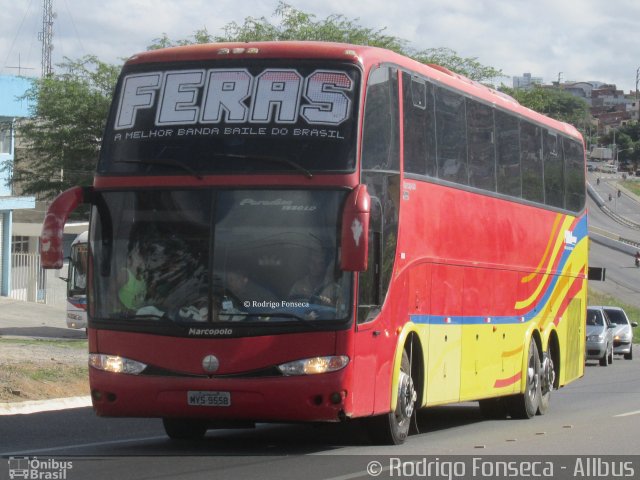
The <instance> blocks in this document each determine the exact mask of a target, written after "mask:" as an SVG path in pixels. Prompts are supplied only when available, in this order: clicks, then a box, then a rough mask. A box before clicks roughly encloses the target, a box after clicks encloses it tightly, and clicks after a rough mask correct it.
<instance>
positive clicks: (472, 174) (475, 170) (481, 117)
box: [467, 99, 496, 192]
mask: <svg viewBox="0 0 640 480" xmlns="http://www.w3.org/2000/svg"><path fill="white" fill-rule="evenodd" d="M467 138H468V145H469V185H471V186H472V187H477V188H482V189H484V190H488V191H490V192H494V191H495V190H496V162H495V160H496V158H495V157H496V155H495V144H494V141H493V139H494V133H493V108H491V107H489V106H488V105H483V104H481V103H479V102H474V101H473V100H469V99H467Z"/></svg>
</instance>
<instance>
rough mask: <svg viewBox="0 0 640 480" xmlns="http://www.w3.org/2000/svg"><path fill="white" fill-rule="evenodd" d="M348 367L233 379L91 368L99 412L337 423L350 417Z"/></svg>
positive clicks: (129, 414) (231, 419) (148, 415)
mask: <svg viewBox="0 0 640 480" xmlns="http://www.w3.org/2000/svg"><path fill="white" fill-rule="evenodd" d="M347 370H348V369H344V370H340V371H337V372H332V373H325V374H319V375H304V376H289V377H260V378H233V379H229V378H215V377H214V378H180V377H166V376H145V375H126V374H118V373H110V372H105V371H101V370H97V369H94V368H90V369H89V378H90V383H91V396H92V401H93V408H94V410H95V412H96V414H97V415H99V416H106V417H158V418H198V419H209V420H224V421H252V422H298V421H304V422H316V421H317V422H337V421H341V420H344V419H345V418H346V417H348V416H349V414H348V410H349V409H348V405H349V404H350V403H351V399H350V398H349V391H348V389H347V388H346V384H347V382H346V378H347V376H348V371H347ZM195 403H200V404H195Z"/></svg>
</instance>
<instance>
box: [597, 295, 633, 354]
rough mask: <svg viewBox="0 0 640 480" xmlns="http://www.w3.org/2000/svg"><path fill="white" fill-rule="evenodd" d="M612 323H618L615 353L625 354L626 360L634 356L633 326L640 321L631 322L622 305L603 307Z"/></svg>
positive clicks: (614, 344) (614, 342)
mask: <svg viewBox="0 0 640 480" xmlns="http://www.w3.org/2000/svg"><path fill="white" fill-rule="evenodd" d="M603 308H604V311H605V313H606V314H607V316H608V317H609V320H610V321H611V323H615V324H616V328H615V329H614V330H613V353H615V354H616V355H624V358H625V359H626V360H631V359H632V358H633V330H632V329H633V328H635V327H637V326H638V322H630V321H629V317H627V314H626V312H625V311H624V310H623V309H622V308H620V307H609V306H605V307H603Z"/></svg>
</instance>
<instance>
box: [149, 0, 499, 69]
mask: <svg viewBox="0 0 640 480" xmlns="http://www.w3.org/2000/svg"><path fill="white" fill-rule="evenodd" d="M273 16H274V17H276V18H277V19H279V21H278V22H277V23H271V22H270V21H269V20H268V19H266V18H265V17H260V18H254V17H246V18H245V19H244V22H243V23H237V22H230V23H228V24H227V25H225V26H224V27H223V29H222V30H223V33H222V35H211V34H210V33H209V32H208V31H207V29H206V28H205V29H202V30H197V31H196V32H195V33H194V35H193V36H192V37H191V38H188V39H183V40H177V41H173V40H171V39H169V38H168V37H167V35H166V34H163V36H162V37H160V38H156V39H155V40H154V41H153V43H152V44H151V45H149V47H148V48H149V49H150V50H153V49H157V48H164V47H170V46H180V45H190V44H196V43H209V42H257V41H284V40H302V41H305V40H308V41H311V40H317V41H327V42H343V43H351V44H354V45H368V46H374V47H381V48H386V49H388V50H392V51H394V52H398V53H400V54H402V55H406V56H408V57H411V58H413V59H415V60H417V61H419V62H422V63H435V64H438V65H442V66H443V67H446V68H448V69H449V70H451V71H453V72H456V73H459V74H461V75H464V76H467V77H469V78H471V79H472V80H476V81H486V80H491V79H494V78H496V77H500V76H502V72H501V71H500V70H497V69H495V68H493V67H487V66H485V65H482V64H481V63H480V62H478V59H477V58H473V57H472V58H464V57H460V56H459V55H458V54H457V53H456V52H454V51H453V50H451V49H449V48H429V49H425V50H420V51H415V50H413V49H411V48H410V47H409V46H408V44H407V41H406V40H403V39H401V38H399V37H396V36H393V35H389V34H387V33H386V28H369V27H364V26H362V25H360V24H359V23H358V20H357V19H348V18H346V17H344V16H343V15H338V14H335V15H329V16H328V17H326V18H324V19H316V16H315V15H313V14H310V13H305V12H302V11H300V10H298V9H296V8H294V7H292V6H291V5H289V4H287V3H285V2H282V1H280V2H279V3H278V6H277V8H276V10H275V12H274V14H273Z"/></svg>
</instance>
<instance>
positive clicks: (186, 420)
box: [41, 42, 587, 444]
mask: <svg viewBox="0 0 640 480" xmlns="http://www.w3.org/2000/svg"><path fill="white" fill-rule="evenodd" d="M83 202H84V203H88V204H90V205H91V208H92V212H91V221H90V234H89V257H90V259H89V278H88V282H89V283H88V306H89V308H88V337H89V354H90V369H89V370H90V373H89V377H90V384H91V395H92V398H93V406H94V409H95V411H96V413H97V414H98V415H101V416H113V417H158V418H162V419H163V421H164V426H165V430H166V432H167V434H168V435H169V436H170V437H172V438H197V437H201V436H203V435H204V434H205V433H206V431H207V429H210V428H216V427H225V426H229V425H232V424H242V425H245V424H252V423H254V422H287V421H296V422H298V421H309V422H318V421H321V422H341V421H348V420H350V419H357V418H361V419H363V421H364V422H366V423H368V424H369V426H370V427H371V433H372V435H373V436H374V437H375V439H376V440H377V441H380V442H385V443H395V444H397V443H402V442H403V441H404V440H405V438H406V437H407V435H408V433H409V429H410V426H411V425H412V419H413V418H415V412H416V410H417V409H419V408H425V407H429V406H432V405H441V404H446V403H455V402H462V401H479V404H480V408H481V409H482V411H483V412H484V413H485V414H486V415H487V416H490V417H505V418H507V417H524V418H528V417H532V416H534V415H535V414H536V413H539V414H542V413H545V412H546V410H547V409H548V407H549V398H550V394H551V392H552V390H554V389H557V388H559V387H561V386H563V385H565V384H567V383H569V382H571V381H572V380H574V379H576V378H578V377H580V376H582V375H583V372H584V338H585V325H584V324H585V308H586V307H585V305H586V302H585V297H586V285H587V281H586V272H587V225H586V214H585V158H584V148H583V142H582V138H581V136H580V134H579V133H578V132H577V131H576V129H575V128H573V127H571V126H570V125H566V124H563V123H559V122H557V121H554V120H552V119H549V118H546V117H544V116H542V115H540V114H537V113H535V112H533V111H530V110H528V109H526V108H523V107H522V106H520V105H519V104H518V103H517V102H515V101H514V100H513V99H511V98H509V97H507V96H505V95H503V94H501V93H499V92H497V91H494V90H492V89H489V88H487V87H485V86H483V85H480V84H478V83H475V82H473V81H470V80H468V79H466V78H464V77H461V76H459V75H456V74H454V73H452V72H450V71H448V70H446V69H444V68H441V67H437V66H428V65H424V64H420V63H417V62H415V61H413V60H411V59H408V58H406V57H403V56H401V55H398V54H396V53H392V52H389V51H386V50H384V49H378V48H372V47H363V46H355V45H345V44H336V43H322V42H274V43H269V42H265V43H238V44H208V45H197V46H187V47H179V48H171V49H164V50H155V51H149V52H145V53H141V54H139V55H135V56H133V57H131V58H130V59H129V60H128V61H127V62H126V64H125V65H124V67H123V70H122V74H121V76H120V79H119V81H118V84H117V87H116V90H115V95H114V101H113V106H112V109H111V112H110V115H109V118H108V122H107V127H106V131H105V134H104V139H103V146H102V150H101V156H100V159H99V163H98V166H97V172H96V175H95V179H94V183H93V185H92V186H90V187H83V188H82V187H76V188H72V189H70V190H68V191H67V192H64V193H62V194H61V195H60V196H59V197H58V198H57V199H56V200H55V201H54V202H53V203H52V205H51V207H50V209H49V212H48V215H47V217H46V219H45V223H44V225H43V233H42V244H41V251H42V255H43V263H44V264H45V265H47V266H48V267H50V268H55V267H58V266H60V265H61V262H62V258H61V256H62V253H61V244H60V238H61V236H60V232H61V229H62V227H63V225H64V222H65V221H66V218H67V216H68V214H69V212H70V211H72V210H73V209H74V208H75V207H76V206H77V205H78V204H80V203H83ZM414 424H415V423H414Z"/></svg>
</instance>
